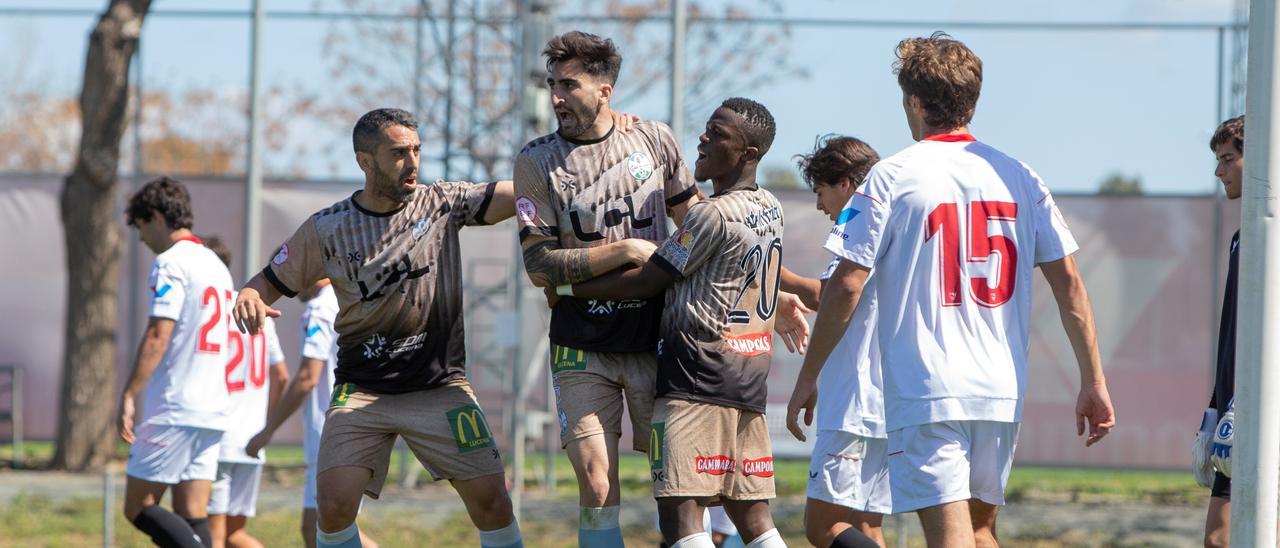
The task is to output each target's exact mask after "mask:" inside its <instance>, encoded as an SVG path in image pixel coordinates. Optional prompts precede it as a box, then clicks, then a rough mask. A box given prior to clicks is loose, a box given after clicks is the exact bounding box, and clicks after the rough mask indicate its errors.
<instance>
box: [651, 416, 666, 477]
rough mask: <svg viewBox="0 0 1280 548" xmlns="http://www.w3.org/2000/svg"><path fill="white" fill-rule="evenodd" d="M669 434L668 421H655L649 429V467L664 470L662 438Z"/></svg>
mask: <svg viewBox="0 0 1280 548" xmlns="http://www.w3.org/2000/svg"><path fill="white" fill-rule="evenodd" d="M666 435H667V423H665V422H658V423H654V424H653V427H652V428H650V429H649V469H650V470H662V440H663V439H665V438H666Z"/></svg>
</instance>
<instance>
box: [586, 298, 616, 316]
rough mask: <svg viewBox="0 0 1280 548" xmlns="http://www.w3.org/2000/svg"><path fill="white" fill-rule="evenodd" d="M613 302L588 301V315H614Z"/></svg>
mask: <svg viewBox="0 0 1280 548" xmlns="http://www.w3.org/2000/svg"><path fill="white" fill-rule="evenodd" d="M613 305H614V302H613V301H600V300H596V299H591V300H589V301H587V313H588V314H594V315H596V316H608V315H609V314H613Z"/></svg>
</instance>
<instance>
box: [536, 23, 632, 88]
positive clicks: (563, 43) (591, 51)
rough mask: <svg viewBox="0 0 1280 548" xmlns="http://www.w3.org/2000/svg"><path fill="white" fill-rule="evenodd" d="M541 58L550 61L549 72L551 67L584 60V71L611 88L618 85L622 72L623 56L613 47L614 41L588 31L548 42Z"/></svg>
mask: <svg viewBox="0 0 1280 548" xmlns="http://www.w3.org/2000/svg"><path fill="white" fill-rule="evenodd" d="M542 55H543V56H544V57H546V58H547V70H548V71H550V70H551V65H554V64H556V63H559V62H561V61H569V60H572V59H577V60H579V61H582V69H583V70H585V71H587V74H590V75H591V76H593V77H595V78H600V79H603V80H604V81H606V82H608V83H609V85H611V86H612V85H614V84H616V83H618V73H619V72H620V71H621V70H622V55H621V54H619V53H618V48H617V47H615V46H614V45H613V40H610V39H608V38H601V37H599V36H596V35H594V34H591V33H589V32H582V31H578V30H571V31H569V32H566V33H564V34H561V35H559V36H556V37H555V38H552V39H551V40H548V41H547V47H546V48H543V50H542Z"/></svg>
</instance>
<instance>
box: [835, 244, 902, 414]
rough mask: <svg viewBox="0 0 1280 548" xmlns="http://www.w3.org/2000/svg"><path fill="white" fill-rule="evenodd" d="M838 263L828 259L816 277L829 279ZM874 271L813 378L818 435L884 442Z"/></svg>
mask: <svg viewBox="0 0 1280 548" xmlns="http://www.w3.org/2000/svg"><path fill="white" fill-rule="evenodd" d="M840 261H841V259H840V258H839V257H836V258H834V259H832V260H831V264H830V265H829V266H827V270H826V271H825V272H823V273H822V276H820V277H819V279H821V280H824V281H825V280H827V279H830V278H831V274H832V273H834V272H835V270H836V266H838V265H839V264H840ZM874 278H875V276H874V272H873V274H872V275H871V276H868V277H867V284H866V290H864V291H863V292H862V298H861V299H860V300H859V301H858V307H857V308H855V309H854V311H853V317H852V318H850V319H849V327H848V328H847V329H846V330H845V332H844V336H843V337H841V338H840V342H838V343H836V346H835V348H832V349H831V355H830V356H828V357H827V363H826V364H825V365H824V366H823V367H822V373H821V374H819V376H818V410H817V414H818V430H839V431H842V432H849V433H852V434H857V435H859V436H864V437H868V438H885V437H888V435H889V434H888V432H887V431H886V430H885V426H884V381H883V378H882V377H881V374H880V346H879V345H877V344H875V334H876V293H875V291H874V290H872V287H873V285H872V283H873V282H872V280H873V279H874Z"/></svg>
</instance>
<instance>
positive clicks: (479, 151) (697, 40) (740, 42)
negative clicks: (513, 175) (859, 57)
mask: <svg viewBox="0 0 1280 548" xmlns="http://www.w3.org/2000/svg"><path fill="white" fill-rule="evenodd" d="M330 4H337V5H339V6H340V7H341V8H343V9H346V10H350V11H351V12H353V13H388V12H391V13H395V14H398V15H403V16H404V18H403V19H399V20H395V21H390V22H389V21H387V20H385V19H375V18H361V17H351V18H349V19H342V20H339V21H337V22H335V23H333V24H332V25H331V26H330V29H329V30H328V32H327V33H326V35H325V41H324V54H325V57H326V59H327V60H328V62H329V68H330V71H329V76H330V77H331V78H332V79H333V82H334V86H333V87H332V88H331V90H332V91H334V92H337V94H338V95H337V96H336V97H332V98H329V100H331V101H333V103H332V107H331V108H328V109H325V110H324V111H323V112H324V113H327V114H329V115H334V116H337V117H338V118H336V119H333V120H331V123H334V124H350V123H351V121H352V120H354V119H355V118H356V117H357V116H359V115H360V114H361V113H362V112H363V110H364V109H367V108H372V107H377V106H400V107H411V106H414V105H415V104H416V105H417V106H419V107H420V108H419V112H418V113H417V114H418V115H419V120H418V123H419V128H420V131H421V132H422V134H423V135H424V139H423V147H424V151H423V156H424V158H427V157H429V156H432V155H435V156H439V155H441V154H443V153H444V149H445V147H444V145H443V140H444V139H445V138H448V139H449V147H448V148H449V150H450V151H451V152H452V154H453V155H454V156H453V157H451V158H450V159H451V161H453V162H454V166H455V169H454V173H455V174H469V175H470V176H473V177H478V178H496V177H509V176H510V169H511V161H512V152H513V150H514V149H515V148H516V147H518V146H519V145H520V144H521V143H517V142H515V141H516V140H517V137H518V136H517V135H516V127H515V120H516V115H517V113H516V112H515V108H516V104H517V103H516V94H517V93H519V92H520V90H518V89H514V90H513V89H511V84H512V82H513V79H514V74H513V73H514V67H513V66H512V60H513V59H514V57H515V49H514V48H515V47H517V46H516V44H515V39H516V38H515V37H516V36H517V34H516V32H515V31H516V27H515V25H514V23H512V22H511V16H513V14H515V13H517V12H518V10H517V9H516V3H515V2H514V1H512V0H421V1H420V2H419V1H414V2H408V1H404V2H398V3H388V2H385V1H380V0H317V1H316V5H317V7H320V6H324V5H330ZM708 4H712V2H709V1H706V0H703V1H699V0H692V1H691V2H690V8H689V11H690V15H691V17H693V18H695V19H697V18H700V17H705V16H710V15H717V16H718V17H720V18H722V19H724V20H725V22H724V23H697V24H694V25H691V26H690V29H689V38H688V48H689V52H690V53H689V55H688V57H689V65H688V67H689V68H688V74H689V76H688V82H689V85H688V86H687V87H686V104H687V105H688V106H689V109H688V111H687V117H686V123H685V127H687V128H701V126H702V121H703V120H704V119H705V118H706V116H707V114H708V113H709V112H710V109H711V107H713V106H714V105H715V104H717V103H718V102H719V101H720V100H722V99H724V98H726V97H728V96H730V95H732V94H735V93H743V92H746V91H747V90H752V89H757V88H759V87H761V86H763V85H767V84H768V83H770V82H772V81H775V80H777V79H785V78H793V77H803V76H804V72H803V70H801V69H798V68H796V67H795V66H794V65H792V64H790V63H789V62H788V55H787V54H788V51H789V50H788V44H789V41H788V40H787V37H788V36H789V34H790V30H789V29H788V28H787V27H786V26H785V25H781V26H779V25H758V24H755V23H753V22H752V21H751V18H752V17H758V16H760V15H766V16H767V15H777V14H780V13H781V11H782V4H781V2H780V1H778V0H767V1H765V2H759V3H750V4H749V5H750V7H744V6H745V5H748V3H746V2H729V3H727V4H725V3H719V2H716V3H715V4H716V5H718V6H720V7H719V8H717V9H719V10H721V11H718V12H716V13H714V14H713V13H712V11H711V8H709V7H706V6H707V5H708ZM557 5H558V11H559V13H562V14H572V15H575V16H576V15H595V16H606V17H608V18H611V19H612V21H609V22H602V23H592V24H591V25H590V26H589V28H587V29H584V30H590V31H592V32H596V33H599V34H603V35H606V36H609V37H611V38H613V39H614V40H615V41H617V42H618V43H619V47H620V48H621V49H622V53H623V55H624V58H625V59H626V61H625V62H624V64H623V66H624V69H623V73H624V74H623V79H622V82H620V85H625V86H626V87H625V89H620V90H619V94H618V95H616V96H615V97H621V98H622V101H621V108H624V109H625V108H626V105H636V104H641V103H643V102H644V101H646V100H647V98H652V97H654V96H655V94H657V95H659V96H660V95H661V94H665V93H666V92H667V87H666V86H665V85H663V84H664V83H665V82H667V81H668V74H669V70H670V67H669V61H670V48H671V40H670V33H669V30H668V29H669V24H666V23H663V22H662V21H660V20H657V21H655V20H652V19H650V18H651V17H652V16H658V17H663V16H666V15H667V14H668V13H669V11H670V0H608V1H606V2H598V1H589V0H571V1H563V2H558V3H557ZM762 12H763V13H762ZM450 14H452V15H455V16H457V17H458V19H457V20H455V21H454V23H453V24H450V22H449V16H450ZM415 16H422V17H421V21H418V20H416V19H415ZM655 25H656V26H655ZM658 29H660V32H654V31H655V30H658ZM451 31H452V33H451ZM419 40H421V42H422V51H421V52H420V53H421V55H422V56H421V57H420V58H416V59H415V57H414V56H415V55H417V54H418V53H419V52H418V51H417V45H418V42H419ZM415 67H418V71H420V74H421V76H422V77H421V78H420V79H419V78H417V74H415V72H416V71H415ZM415 80H416V81H417V88H416V90H415V87H414V82H415ZM617 106H619V105H615V107H617ZM314 112H317V113H319V112H321V110H319V109H316V110H314ZM690 122H692V123H690ZM690 131H693V129H690ZM331 146H333V147H334V149H331V152H337V150H336V147H338V146H349V145H345V143H343V144H341V145H339V144H334V145H331ZM331 155H332V154H331ZM424 161H425V160H424ZM459 164H461V165H459Z"/></svg>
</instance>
